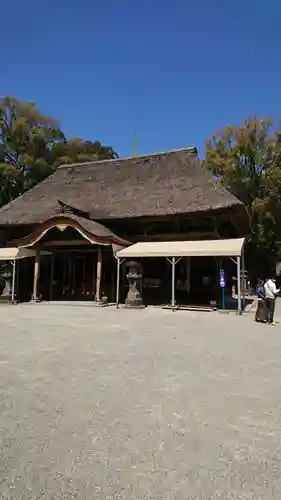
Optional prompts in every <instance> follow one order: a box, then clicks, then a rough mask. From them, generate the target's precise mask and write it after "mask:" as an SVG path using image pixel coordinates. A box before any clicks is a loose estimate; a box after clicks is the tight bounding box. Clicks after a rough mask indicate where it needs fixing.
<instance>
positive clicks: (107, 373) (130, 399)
mask: <svg viewBox="0 0 281 500" xmlns="http://www.w3.org/2000/svg"><path fill="white" fill-rule="evenodd" d="M0 313H1V331H0V412H1V416H0V491H1V495H0V497H1V500H8V499H9V500H33V499H36V500H39V499H40V500H51V499H52V500H58V499H67V500H70V499H79V500H80V499H81V500H93V499H94V500H95V499H100V500H101V499H102V500H111V499H130V500H133V499H147V500H148V499H157V500H161V499H165V500H170V499H171V500H172V499H173V500H176V499H178V500H188V499H190V500H191V499H192V500H199V499H200V500H208V499H219V498H222V499H224V500H226V499H233V500H237V499H242V498H243V499H259V500H268V499H280V498H281V471H280V464H281V462H280V458H281V450H280V447H281V444H280V443H281V415H280V404H281V391H280V384H281V382H280V379H281V326H280V327H270V326H264V325H257V324H255V323H254V321H253V313H249V314H247V315H244V316H242V317H238V316H236V315H235V314H229V315H224V314H219V313H198V312H186V311H185V312H184V311H178V312H175V313H173V312H172V311H164V310H161V309H157V308H147V309H145V310H142V311H127V310H122V309H121V310H119V311H116V309H114V308H95V307H89V306H87V307H86V306H75V305H74V306H58V305H44V304H42V305H41V304H38V305H21V306H4V305H2V306H1V307H0ZM280 313H281V309H279V311H277V316H278V315H279V316H281V314H280Z"/></svg>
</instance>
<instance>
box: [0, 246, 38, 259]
mask: <svg viewBox="0 0 281 500" xmlns="http://www.w3.org/2000/svg"><path fill="white" fill-rule="evenodd" d="M34 255H35V250H30V249H28V248H17V247H8V248H0V260H17V259H25V258H26V257H33V256H34Z"/></svg>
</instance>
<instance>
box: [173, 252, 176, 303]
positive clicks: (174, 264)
mask: <svg viewBox="0 0 281 500" xmlns="http://www.w3.org/2000/svg"><path fill="white" fill-rule="evenodd" d="M175 269H176V258H175V257H172V309H173V311H174V310H175V274H176V273H175Z"/></svg>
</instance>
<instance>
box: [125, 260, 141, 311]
mask: <svg viewBox="0 0 281 500" xmlns="http://www.w3.org/2000/svg"><path fill="white" fill-rule="evenodd" d="M126 268H127V273H126V278H127V280H128V283H129V291H128V294H127V298H126V300H125V306H126V307H131V308H135V309H139V308H142V307H144V306H143V301H142V296H141V290H142V267H141V265H140V264H139V263H138V262H134V261H130V262H127V264H126Z"/></svg>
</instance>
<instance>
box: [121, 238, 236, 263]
mask: <svg viewBox="0 0 281 500" xmlns="http://www.w3.org/2000/svg"><path fill="white" fill-rule="evenodd" d="M244 240H245V238H235V239H227V240H199V241H157V242H152V241H151V242H149V241H146V242H141V243H135V244H134V245H131V246H129V247H127V248H124V249H123V250H120V251H119V252H117V257H121V258H122V257H126V258H133V257H224V256H225V257H238V256H241V254H242V249H243V245H244Z"/></svg>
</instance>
